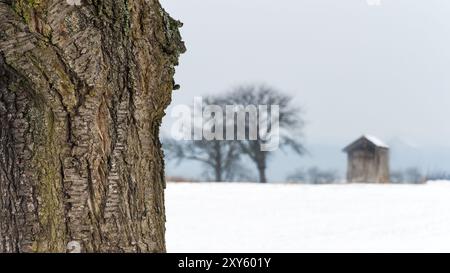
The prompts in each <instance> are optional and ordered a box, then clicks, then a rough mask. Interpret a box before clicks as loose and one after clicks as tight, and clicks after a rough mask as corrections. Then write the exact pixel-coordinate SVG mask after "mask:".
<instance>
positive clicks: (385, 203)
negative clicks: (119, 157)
mask: <svg viewBox="0 0 450 273" xmlns="http://www.w3.org/2000/svg"><path fill="white" fill-rule="evenodd" d="M166 207H167V249H168V251H169V252H354V251H356V252H400V251H401V252H404V251H405V252H450V182H431V183H428V184H427V185H362V184H357V185H329V186H309V185H292V184H286V185H278V184H276V185H260V184H229V183H227V184H212V183H201V184H200V183H199V184H194V183H181V184H177V183H169V184H168V187H167V192H166Z"/></svg>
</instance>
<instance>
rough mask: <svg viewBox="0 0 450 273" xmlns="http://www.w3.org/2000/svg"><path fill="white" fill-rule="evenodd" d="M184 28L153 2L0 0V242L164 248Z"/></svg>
mask: <svg viewBox="0 0 450 273" xmlns="http://www.w3.org/2000/svg"><path fill="white" fill-rule="evenodd" d="M180 26H181V23H179V22H178V21H176V20H174V19H172V18H171V17H170V16H169V15H168V14H167V13H166V12H165V11H164V9H163V8H162V7H161V5H160V4H159V2H158V1H157V0H133V1H129V0H86V1H82V5H81V6H71V5H68V4H67V2H66V1H65V0H34V1H32V0H28V1H26V0H3V1H2V0H0V122H1V127H0V252H66V251H67V246H68V244H69V243H71V242H76V243H78V244H80V246H81V251H82V252H163V251H165V241H164V234H165V210H164V187H165V182H164V161H163V154H162V151H161V144H160V141H159V127H160V124H161V119H162V117H163V116H164V110H165V108H166V107H167V106H168V104H169V103H170V100H171V92H172V89H174V81H173V76H174V73H175V69H174V67H175V66H176V65H177V64H178V57H179V55H180V54H181V53H183V52H184V51H185V47H184V43H183V42H182V40H181V36H180V33H179V31H178V28H179V27H180ZM69 245H70V244H69Z"/></svg>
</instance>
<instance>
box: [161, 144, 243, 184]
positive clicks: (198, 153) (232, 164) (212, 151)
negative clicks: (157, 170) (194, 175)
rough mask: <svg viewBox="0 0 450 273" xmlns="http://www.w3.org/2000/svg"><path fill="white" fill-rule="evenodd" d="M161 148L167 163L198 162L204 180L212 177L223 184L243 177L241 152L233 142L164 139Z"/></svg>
mask: <svg viewBox="0 0 450 273" xmlns="http://www.w3.org/2000/svg"><path fill="white" fill-rule="evenodd" d="M163 146H164V150H165V152H166V154H167V160H168V161H170V160H176V161H177V163H180V162H181V161H183V160H193V161H197V162H200V163H201V164H202V166H203V167H204V174H205V178H206V179H209V177H212V178H213V179H214V181H216V182H224V181H234V180H236V179H239V178H244V177H245V173H246V171H245V168H244V167H243V165H242V162H241V152H240V149H239V146H238V144H237V142H235V141H225V140H205V139H203V140H174V139H165V140H164V141H163Z"/></svg>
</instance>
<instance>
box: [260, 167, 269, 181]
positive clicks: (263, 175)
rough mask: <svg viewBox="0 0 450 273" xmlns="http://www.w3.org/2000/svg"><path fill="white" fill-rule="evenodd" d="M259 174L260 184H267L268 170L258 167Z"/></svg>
mask: <svg viewBox="0 0 450 273" xmlns="http://www.w3.org/2000/svg"><path fill="white" fill-rule="evenodd" d="M258 173H259V182H260V183H267V177H266V168H265V167H261V166H260V167H258Z"/></svg>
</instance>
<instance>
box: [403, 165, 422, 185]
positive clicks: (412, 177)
mask: <svg viewBox="0 0 450 273" xmlns="http://www.w3.org/2000/svg"><path fill="white" fill-rule="evenodd" d="M405 180H406V181H407V182H408V183H412V184H420V183H423V182H424V180H425V179H424V175H423V174H422V173H421V172H420V170H419V169H418V168H415V167H411V168H408V169H406V170H405Z"/></svg>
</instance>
